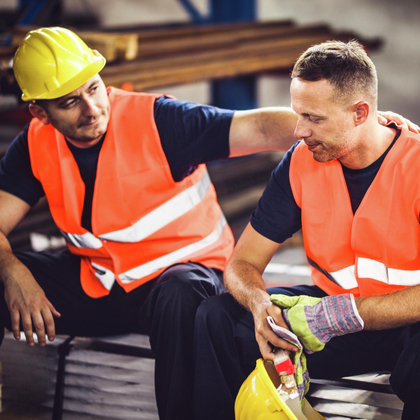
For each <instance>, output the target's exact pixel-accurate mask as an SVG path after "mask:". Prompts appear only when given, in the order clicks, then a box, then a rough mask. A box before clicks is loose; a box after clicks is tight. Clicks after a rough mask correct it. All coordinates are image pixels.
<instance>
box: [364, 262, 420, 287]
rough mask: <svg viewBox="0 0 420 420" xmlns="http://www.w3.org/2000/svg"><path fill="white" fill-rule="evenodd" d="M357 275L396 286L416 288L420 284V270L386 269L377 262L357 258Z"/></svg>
mask: <svg viewBox="0 0 420 420" xmlns="http://www.w3.org/2000/svg"><path fill="white" fill-rule="evenodd" d="M357 273H358V276H359V277H360V278H371V279H374V280H378V281H381V282H383V283H387V284H393V285H396V286H416V285H417V284H419V283H420V270H398V269H396V268H388V267H387V266H386V265H385V264H382V263H380V262H379V261H374V260H370V259H368V258H358V260H357Z"/></svg>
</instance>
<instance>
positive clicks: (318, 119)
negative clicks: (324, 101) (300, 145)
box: [308, 116, 321, 122]
mask: <svg viewBox="0 0 420 420" xmlns="http://www.w3.org/2000/svg"><path fill="white" fill-rule="evenodd" d="M308 119H309V121H311V122H319V121H321V118H316V117H311V116H310V117H309V118H308Z"/></svg>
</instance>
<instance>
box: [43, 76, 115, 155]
mask: <svg viewBox="0 0 420 420" xmlns="http://www.w3.org/2000/svg"><path fill="white" fill-rule="evenodd" d="M45 111H46V114H47V117H48V120H49V122H50V123H51V124H52V126H53V127H55V128H56V129H57V130H58V131H59V132H60V133H62V134H63V135H64V137H66V138H67V140H69V141H70V142H71V143H72V144H74V145H75V146H78V147H82V148H86V147H90V146H93V145H94V144H96V143H97V142H98V141H99V140H100V139H101V138H102V136H103V135H104V134H105V133H106V130H107V128H108V121H109V112H110V105H109V100H108V95H107V92H106V88H105V85H104V83H103V81H102V79H101V78H100V76H99V75H95V76H94V77H92V78H91V79H90V80H88V81H87V82H86V83H85V84H83V85H82V86H80V87H79V88H78V89H76V90H74V91H73V92H71V93H69V94H68V95H65V96H62V97H61V98H57V99H52V100H50V101H48V103H47V107H46V109H45Z"/></svg>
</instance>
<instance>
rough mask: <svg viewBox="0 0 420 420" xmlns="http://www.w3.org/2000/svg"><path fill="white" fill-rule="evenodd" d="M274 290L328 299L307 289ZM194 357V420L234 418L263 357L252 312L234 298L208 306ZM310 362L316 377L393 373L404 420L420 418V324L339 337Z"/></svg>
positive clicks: (200, 318)
mask: <svg viewBox="0 0 420 420" xmlns="http://www.w3.org/2000/svg"><path fill="white" fill-rule="evenodd" d="M268 292H269V293H270V294H274V293H282V294H287V295H302V294H305V295H310V296H315V297H323V296H325V293H324V292H323V291H322V290H321V289H319V288H318V287H316V286H307V285H303V286H295V287H291V288H272V289H268ZM194 357H195V360H194V363H195V366H196V367H195V378H194V384H195V394H194V419H195V420H214V419H217V420H234V418H235V416H234V402H235V398H236V395H237V393H238V391H239V388H240V387H241V385H242V383H243V382H244V381H245V379H246V378H247V377H248V375H249V374H250V373H251V372H252V371H253V370H254V369H255V365H256V360H257V359H259V358H260V357H261V353H260V351H259V348H258V344H257V342H256V340H255V331H254V321H253V317H252V315H251V313H250V312H248V311H246V309H244V308H243V307H242V306H241V305H239V304H238V303H237V302H236V301H235V300H234V299H233V298H232V296H230V295H228V294H223V295H221V296H216V297H212V298H210V299H208V300H206V301H205V302H203V303H202V304H201V305H200V307H199V309H198V311H197V315H196V322H195V343H194ZM307 362H308V371H309V375H310V377H311V378H318V379H334V378H341V377H342V376H347V375H356V374H361V373H368V372H376V371H381V372H391V378H390V382H391V386H392V388H393V390H394V392H395V393H396V394H397V395H398V397H399V398H400V399H401V400H402V401H404V411H403V417H402V419H403V420H413V419H420V399H419V395H420V324H414V325H412V326H410V327H405V328H396V329H391V330H383V331H361V332H359V333H355V334H349V335H345V336H341V337H335V338H333V339H332V340H331V341H330V342H329V343H327V345H326V346H325V348H324V350H322V351H320V352H317V353H313V354H308V355H307Z"/></svg>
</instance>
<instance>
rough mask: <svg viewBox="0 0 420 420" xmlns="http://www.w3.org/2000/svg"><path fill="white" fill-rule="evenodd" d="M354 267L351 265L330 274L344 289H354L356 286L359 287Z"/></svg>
mask: <svg viewBox="0 0 420 420" xmlns="http://www.w3.org/2000/svg"><path fill="white" fill-rule="evenodd" d="M354 268H355V267H354V265H351V266H350V267H346V268H343V269H341V270H338V271H333V272H329V274H330V275H331V277H333V278H334V280H335V282H336V283H337V284H338V285H339V286H340V287H342V288H343V289H353V288H354V287H358V284H357V280H356V276H355V274H354Z"/></svg>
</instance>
